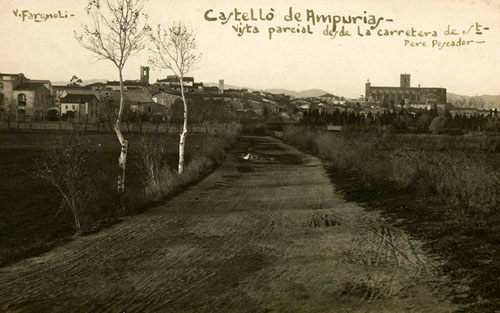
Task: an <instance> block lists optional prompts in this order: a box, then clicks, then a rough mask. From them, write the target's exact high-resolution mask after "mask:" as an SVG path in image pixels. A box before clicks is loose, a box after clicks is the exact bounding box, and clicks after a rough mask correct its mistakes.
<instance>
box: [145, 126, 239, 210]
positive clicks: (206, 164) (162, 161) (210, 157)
mask: <svg viewBox="0 0 500 313" xmlns="http://www.w3.org/2000/svg"><path fill="white" fill-rule="evenodd" d="M235 138H236V134H235V133H234V134H233V133H231V134H224V135H217V136H213V135H210V136H207V137H205V138H204V139H203V141H202V143H201V145H198V146H197V147H196V148H195V149H194V150H193V151H191V152H190V154H191V155H190V156H189V161H188V162H187V165H186V168H185V170H184V172H183V173H182V174H178V173H177V171H175V167H176V166H175V164H168V162H167V160H166V150H165V149H164V148H163V146H162V145H161V144H158V142H153V141H152V140H151V139H149V138H147V137H145V138H143V140H142V141H141V150H140V151H141V152H140V155H141V158H140V160H141V161H140V163H139V167H140V168H141V170H142V172H143V174H144V178H145V179H144V191H145V195H144V198H143V199H142V200H141V201H142V202H143V203H142V205H144V203H154V202H158V201H161V200H162V199H165V198H167V197H169V196H171V195H172V194H174V193H176V192H178V191H179V190H180V189H182V188H185V187H187V186H189V185H191V184H193V183H195V182H197V181H198V180H200V179H201V178H203V177H204V176H205V175H206V174H207V173H209V172H210V171H211V170H212V169H213V168H214V167H215V166H217V165H218V164H219V163H220V162H221V161H222V160H223V159H224V158H225V155H226V149H228V148H229V147H230V146H231V145H232V144H233V143H234V140H235Z"/></svg>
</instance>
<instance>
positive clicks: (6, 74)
mask: <svg viewBox="0 0 500 313" xmlns="http://www.w3.org/2000/svg"><path fill="white" fill-rule="evenodd" d="M19 75H23V76H24V74H23V73H18V74H9V73H0V76H19Z"/></svg>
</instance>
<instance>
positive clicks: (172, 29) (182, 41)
mask: <svg viewBox="0 0 500 313" xmlns="http://www.w3.org/2000/svg"><path fill="white" fill-rule="evenodd" d="M150 38H151V42H152V43H153V48H152V49H151V59H150V62H151V63H152V64H153V65H154V66H155V67H158V68H161V69H165V70H168V71H171V72H172V73H173V74H174V75H175V76H176V77H177V79H178V80H179V84H180V87H181V97H182V102H183V104H184V122H183V126H182V133H181V136H180V139H179V166H178V173H179V174H182V172H183V171H184V150H185V146H186V137H187V133H188V126H187V125H188V124H187V123H188V105H187V101H186V95H185V92H184V77H185V75H186V74H187V73H189V72H190V71H191V70H192V69H193V66H194V65H195V64H196V62H197V61H198V60H199V58H200V54H198V51H197V46H196V38H195V36H194V34H193V31H192V30H191V29H190V28H189V27H187V26H186V25H185V24H184V23H182V22H177V23H174V24H172V25H171V26H169V27H168V28H166V27H162V26H160V25H158V27H157V29H156V30H155V31H152V32H151V36H150Z"/></svg>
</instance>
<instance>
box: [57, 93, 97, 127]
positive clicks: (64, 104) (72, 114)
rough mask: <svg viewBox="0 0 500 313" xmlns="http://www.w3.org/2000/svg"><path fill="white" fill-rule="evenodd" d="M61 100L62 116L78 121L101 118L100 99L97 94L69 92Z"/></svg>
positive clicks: (93, 120) (91, 120) (90, 121)
mask: <svg viewBox="0 0 500 313" xmlns="http://www.w3.org/2000/svg"><path fill="white" fill-rule="evenodd" d="M60 101H61V116H62V117H63V118H66V119H68V120H71V121H73V120H76V121H78V122H89V123H93V122H97V121H98V120H99V118H100V105H99V100H97V97H96V96H95V95H89V94H72V93H69V94H67V95H66V96H65V97H64V98H61V99H60Z"/></svg>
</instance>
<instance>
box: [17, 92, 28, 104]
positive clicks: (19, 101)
mask: <svg viewBox="0 0 500 313" xmlns="http://www.w3.org/2000/svg"><path fill="white" fill-rule="evenodd" d="M17 105H19V106H25V105H26V95H25V94H24V93H20V94H19V95H17Z"/></svg>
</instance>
